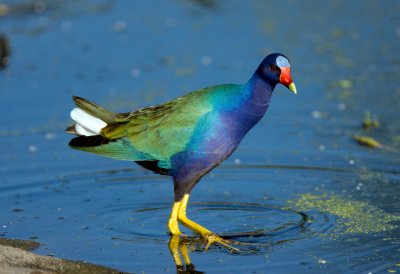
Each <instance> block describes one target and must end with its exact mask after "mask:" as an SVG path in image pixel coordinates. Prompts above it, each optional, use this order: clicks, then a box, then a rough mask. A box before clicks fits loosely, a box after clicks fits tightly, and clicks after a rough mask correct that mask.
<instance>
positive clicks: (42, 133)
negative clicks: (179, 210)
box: [0, 0, 400, 273]
mask: <svg viewBox="0 0 400 274" xmlns="http://www.w3.org/2000/svg"><path fill="white" fill-rule="evenodd" d="M4 3H6V4H7V5H9V7H10V11H9V13H8V14H7V15H5V16H2V17H0V33H1V34H3V35H5V36H6V37H7V38H8V39H9V43H10V47H11V59H10V65H9V67H8V68H7V69H5V70H2V71H0V107H1V115H0V125H1V129H0V144H1V145H0V206H1V211H0V235H1V237H9V238H18V239H34V240H36V241H39V242H40V243H42V246H41V247H40V248H39V249H37V250H35V251H34V252H36V253H38V254H45V255H49V254H50V255H54V256H57V257H62V258H66V259H72V260H85V261H88V262H91V263H95V264H102V265H105V266H109V267H113V268H116V269H119V270H122V271H127V272H134V273H138V272H145V273H164V272H169V273H174V272H175V271H176V270H175V265H174V262H173V259H172V257H171V256H170V252H169V249H168V241H169V235H168V234H167V227H166V222H167V219H168V216H169V212H170V207H171V203H172V199H173V186H172V183H171V182H170V179H169V178H167V177H161V176H158V175H154V174H152V173H150V172H148V171H145V170H143V169H142V168H140V167H138V166H136V165H133V164H131V163H128V162H121V161H113V160H110V159H106V158H101V157H98V156H95V155H90V154H87V153H83V152H79V151H74V150H72V149H70V148H69V147H68V146H67V144H68V141H69V139H70V137H71V136H69V135H67V134H66V133H64V128H65V127H66V126H67V125H68V124H69V123H70V120H69V111H70V109H71V108H72V107H73V103H72V101H71V96H72V95H79V96H81V97H84V98H88V99H90V100H93V101H95V102H98V103H101V104H103V105H105V106H107V107H109V108H111V109H113V110H115V111H119V112H124V111H130V110H133V109H135V108H139V107H144V106H148V105H153V104H157V103H162V102H164V101H166V100H169V99H172V98H175V97H177V96H179V95H182V94H184V93H186V92H188V91H192V90H195V89H199V88H202V87H205V86H210V85H215V84H220V83H243V82H246V81H247V80H248V78H249V77H250V76H251V74H252V73H253V71H254V70H255V68H256V67H257V66H258V64H259V62H260V61H261V60H262V58H263V57H264V56H265V55H266V54H268V53H271V52H281V53H284V54H285V55H287V56H288V57H289V58H290V60H291V65H292V77H293V79H294V81H295V83H296V86H297V89H298V95H297V96H294V95H293V94H292V93H291V92H289V91H288V90H287V89H285V88H284V87H282V86H279V87H277V89H276V91H275V93H274V96H273V99H272V103H271V106H270V109H269V110H268V113H267V115H266V117H265V118H264V119H263V120H262V121H261V122H260V123H259V124H258V125H257V126H256V127H255V128H254V129H253V130H252V131H251V132H250V133H249V134H248V136H247V137H246V138H245V140H244V141H243V143H242V144H241V146H240V147H239V149H238V150H237V151H236V152H235V153H234V154H233V155H232V156H231V157H230V158H229V159H228V160H227V161H226V162H225V163H224V164H223V165H222V166H221V167H219V168H218V169H215V170H213V171H212V172H211V173H210V174H209V175H207V176H206V177H205V178H203V180H202V181H201V183H200V184H199V185H198V186H196V188H195V189H194V191H193V193H192V195H191V201H190V203H189V207H188V214H189V216H190V217H191V218H192V219H194V220H196V221H197V222H199V223H200V224H203V225H205V226H206V227H208V228H210V229H211V230H213V231H215V232H217V233H220V234H222V235H226V236H228V237H229V235H230V236H232V235H233V236H232V237H233V238H234V240H237V241H243V242H247V243H248V245H246V246H243V247H242V249H243V252H242V253H240V254H232V253H230V252H229V251H228V250H226V249H224V248H222V247H219V246H212V247H210V249H209V250H208V251H206V252H204V251H203V249H204V245H201V243H199V242H198V241H193V238H189V241H192V248H191V249H190V252H189V255H190V258H191V262H192V263H193V264H194V265H195V267H196V270H198V271H204V272H205V273H233V272H236V273H267V272H268V273H293V272H296V273H369V272H371V273H387V272H393V271H395V272H396V271H397V272H398V271H400V266H399V263H400V256H399V249H400V245H399V243H400V237H399V235H400V234H399V232H400V230H399V228H398V225H399V224H400V222H399V221H394V222H391V223H390V224H391V227H390V229H387V230H385V231H379V232H373V233H343V234H340V233H339V232H340V231H341V232H343V228H342V227H341V226H340V217H339V216H337V215H335V214H333V213H332V212H322V211H321V210H318V209H315V210H309V211H307V210H300V209H296V208H294V207H293V206H291V205H290V203H289V201H290V200H296V199H298V197H300V196H301V195H302V194H313V195H322V194H326V195H334V196H340V197H342V198H343V199H344V200H349V201H358V202H365V203H367V204H368V205H370V206H373V207H374V208H377V209H381V210H383V211H384V212H386V213H388V214H392V215H393V216H399V215H400V201H399V193H400V175H399V174H400V168H399V166H400V158H399V149H400V141H399V136H400V134H399V132H400V119H399V114H398V109H399V107H400V103H399V102H400V85H399V79H400V60H399V57H398V51H399V49H400V17H399V15H398V14H399V10H400V4H399V2H398V1H384V2H383V1H363V2H348V1H347V2H345V1H331V2H327V1H324V2H321V1H307V2H304V1H285V2H282V1H268V2H266V1H229V2H223V1H213V0H202V1H201V0H196V1H195V0H193V1H180V0H174V1H172V0H171V1H140V2H139V1H118V2H117V1H85V0H81V1H78V0H77V1H4ZM346 81H347V82H346ZM346 83H347V84H346ZM349 83H350V84H349ZM367 110H369V111H370V112H371V113H372V114H373V115H376V116H378V118H379V121H380V123H381V126H380V127H379V128H378V129H375V130H370V131H363V130H362V128H361V122H362V120H363V118H364V113H365V111H367ZM355 134H363V135H368V136H371V137H374V138H376V139H377V140H379V141H380V142H382V143H383V144H384V146H385V148H384V149H373V148H367V147H363V146H360V145H358V144H356V143H355V142H353V141H352V140H351V136H352V135H355ZM184 231H185V232H186V233H187V234H189V235H192V234H191V232H190V231H187V230H184ZM251 232H252V233H255V232H256V233H255V235H256V236H254V237H252V236H249V235H248V234H249V233H251ZM332 234H340V235H339V236H338V237H332ZM324 235H330V236H329V237H327V236H324Z"/></svg>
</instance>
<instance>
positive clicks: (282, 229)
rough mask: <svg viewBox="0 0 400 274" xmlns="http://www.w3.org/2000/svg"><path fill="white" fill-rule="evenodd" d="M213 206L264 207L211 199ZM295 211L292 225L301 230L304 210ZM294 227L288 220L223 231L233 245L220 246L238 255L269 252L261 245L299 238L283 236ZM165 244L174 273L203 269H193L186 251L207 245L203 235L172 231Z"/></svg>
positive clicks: (305, 218) (206, 246)
mask: <svg viewBox="0 0 400 274" xmlns="http://www.w3.org/2000/svg"><path fill="white" fill-rule="evenodd" d="M249 205H250V206H249ZM214 206H216V207H217V208H218V209H219V210H232V209H233V208H236V209H243V208H246V209H247V210H249V211H248V213H249V214H251V212H252V210H254V209H255V210H260V209H263V208H264V210H265V207H264V206H262V205H258V204H230V203H223V204H217V203H214ZM209 209H214V210H215V209H216V208H208V210H209ZM296 213H298V214H299V215H300V216H301V218H300V220H299V222H298V223H297V225H295V226H294V227H297V228H300V231H304V230H305V229H306V227H307V223H308V217H307V215H306V214H304V213H301V212H296ZM294 227H293V224H292V223H290V224H289V223H288V224H282V225H280V226H278V227H275V228H272V229H267V228H262V229H258V230H254V231H239V232H231V233H228V234H224V235H221V237H222V238H223V239H226V240H228V239H229V243H230V244H231V245H233V246H235V247H231V246H222V247H221V248H223V250H227V251H229V252H230V253H231V254H238V255H240V254H242V255H243V254H254V253H255V252H260V251H263V252H268V251H266V250H264V249H265V248H271V247H272V246H275V245H280V244H284V243H287V242H291V241H294V240H297V239H298V238H297V239H296V238H284V237H282V236H284V235H285V234H286V233H287V231H288V230H290V229H291V228H294ZM297 234H298V233H297ZM293 236H294V235H293ZM275 238H276V239H275ZM236 239H238V240H236ZM239 239H240V240H239ZM245 239H246V241H245ZM168 247H169V250H170V253H171V256H172V258H173V261H174V263H175V266H176V271H177V273H188V274H189V273H204V272H202V271H198V270H196V268H195V265H194V264H193V263H192V261H191V260H190V255H189V254H190V252H193V251H197V250H207V249H208V244H207V242H206V241H204V239H203V238H201V237H198V236H197V237H191V236H184V237H179V236H176V235H171V238H170V240H169V242H168ZM182 260H183V261H182Z"/></svg>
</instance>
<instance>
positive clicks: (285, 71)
mask: <svg viewBox="0 0 400 274" xmlns="http://www.w3.org/2000/svg"><path fill="white" fill-rule="evenodd" d="M279 81H280V82H281V84H282V85H284V86H286V87H288V86H289V85H290V84H291V83H292V82H293V81H292V77H291V76H290V67H282V68H281V76H280V77H279Z"/></svg>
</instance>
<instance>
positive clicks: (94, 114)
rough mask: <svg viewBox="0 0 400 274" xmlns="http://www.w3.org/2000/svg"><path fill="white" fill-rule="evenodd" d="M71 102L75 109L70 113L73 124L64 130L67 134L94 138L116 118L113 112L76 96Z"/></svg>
mask: <svg viewBox="0 0 400 274" xmlns="http://www.w3.org/2000/svg"><path fill="white" fill-rule="evenodd" d="M73 100H74V102H75V104H76V106H77V107H76V108H74V109H73V110H72V111H71V114H70V115H71V118H72V120H74V121H75V124H73V125H71V126H69V127H68V128H67V129H66V131H67V132H68V133H71V134H75V135H78V136H96V135H99V134H100V132H101V130H102V129H103V128H104V127H106V126H107V124H110V123H112V122H113V121H114V120H115V118H116V114H115V113H114V112H111V111H109V110H107V109H105V108H103V107H102V106H99V105H97V104H95V103H93V102H90V101H88V100H85V99H83V98H80V97H77V96H74V97H73Z"/></svg>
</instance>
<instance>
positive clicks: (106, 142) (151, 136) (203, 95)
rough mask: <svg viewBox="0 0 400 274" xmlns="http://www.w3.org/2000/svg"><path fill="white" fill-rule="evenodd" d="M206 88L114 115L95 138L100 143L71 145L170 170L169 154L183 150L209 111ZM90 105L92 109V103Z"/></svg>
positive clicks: (210, 107)
mask: <svg viewBox="0 0 400 274" xmlns="http://www.w3.org/2000/svg"><path fill="white" fill-rule="evenodd" d="M209 90H210V89H204V90H200V91H196V92H192V93H189V94H187V95H185V96H183V97H179V98H177V99H175V100H173V101H170V102H167V103H165V104H162V105H158V106H153V107H148V108H143V109H140V110H137V111H134V112H129V113H121V114H115V116H114V117H113V122H112V123H109V124H108V125H107V126H106V127H105V128H103V129H102V130H101V132H100V134H101V137H100V136H99V137H97V138H103V139H102V140H103V141H102V143H100V145H93V146H90V144H89V145H86V146H85V145H83V146H74V145H73V144H71V146H73V147H75V148H77V149H80V150H85V151H89V152H92V153H96V154H100V155H104V156H107V157H111V158H114V159H119V160H129V161H151V160H156V161H158V166H159V167H161V168H165V169H170V168H172V167H171V162H170V159H171V156H173V155H174V154H176V153H178V152H181V151H183V150H185V148H186V146H187V144H188V143H189V142H190V139H191V138H192V136H193V132H194V130H195V128H196V125H197V123H198V121H199V120H200V119H201V117H203V116H204V115H205V114H207V113H208V112H210V111H211V110H212V105H211V104H210V103H209V101H208V100H207V99H208V98H207V97H208V96H207V95H208V93H209ZM90 106H91V107H92V108H93V104H92V103H91V105H90ZM91 113H95V111H91ZM78 138H80V137H78ZM93 138H95V137H93Z"/></svg>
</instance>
